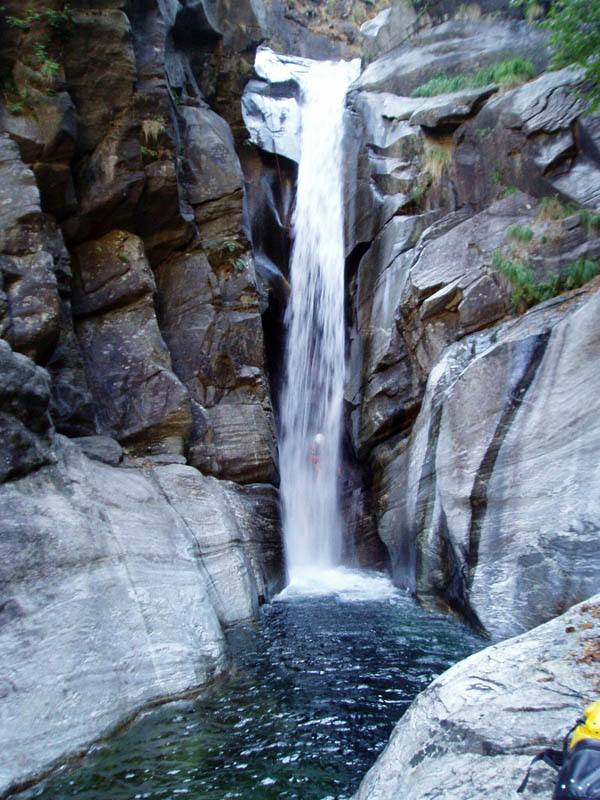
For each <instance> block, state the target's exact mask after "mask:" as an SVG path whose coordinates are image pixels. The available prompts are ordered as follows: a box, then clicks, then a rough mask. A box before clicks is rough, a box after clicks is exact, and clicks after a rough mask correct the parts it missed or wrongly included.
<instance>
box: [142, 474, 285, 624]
mask: <svg viewBox="0 0 600 800" xmlns="http://www.w3.org/2000/svg"><path fill="white" fill-rule="evenodd" d="M155 476H156V480H157V481H158V483H159V485H160V487H161V489H162V490H163V492H164V493H165V495H166V497H167V499H168V501H169V504H170V505H171V507H172V508H173V509H174V511H175V512H176V513H177V514H178V515H179V517H180V518H181V519H182V520H183V521H184V522H185V524H186V525H187V527H188V528H189V530H190V531H191V533H192V536H193V538H194V541H195V546H196V551H197V557H198V559H199V561H200V563H201V565H202V569H203V570H204V571H205V572H206V576H207V588H208V594H209V597H210V600H211V604H212V606H213V608H214V609H215V613H216V615H217V617H218V619H219V621H220V622H221V624H222V625H224V626H230V625H234V624H236V623H239V622H240V621H243V620H248V619H253V618H254V617H255V616H256V614H257V613H258V605H259V602H264V601H265V600H268V599H270V598H271V597H272V596H273V594H275V592H276V591H277V590H280V589H281V588H282V581H281V537H280V533H279V507H278V500H277V492H276V490H275V489H273V488H272V487H261V486H250V487H244V489H241V487H238V486H236V484H234V483H229V482H227V481H219V480H217V479H216V478H205V477H203V476H201V475H200V474H199V473H198V471H197V470H196V469H194V468H192V467H188V466H178V465H170V466H165V467H158V468H156V470H155ZM259 508H260V512H259ZM257 512H259V513H260V518H259V517H258V516H257Z"/></svg>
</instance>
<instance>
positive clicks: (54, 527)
mask: <svg viewBox="0 0 600 800" xmlns="http://www.w3.org/2000/svg"><path fill="white" fill-rule="evenodd" d="M54 454H55V458H56V464H55V465H53V466H47V467H43V468H42V469H38V470H37V471H36V472H34V473H32V474H31V475H29V476H27V477H25V478H21V479H15V480H11V481H9V482H7V483H5V484H4V486H2V487H1V488H0V531H1V533H0V587H1V589H0V728H1V729H2V730H3V731H4V732H5V736H4V737H3V748H2V753H1V754H0V792H3V791H5V790H7V789H8V787H9V786H11V785H13V786H18V785H19V784H21V783H23V782H24V781H26V780H28V779H30V778H32V777H33V776H35V775H36V774H39V773H40V772H41V771H43V770H45V769H47V768H49V767H50V766H52V765H53V764H54V763H57V762H61V761H64V760H65V759H67V758H68V757H70V756H72V755H73V753H76V752H78V751H81V750H82V749H84V748H86V747H88V746H89V745H90V744H91V743H92V742H93V741H94V740H96V739H98V737H100V736H102V735H104V734H106V733H108V732H110V730H111V729H113V728H114V727H115V726H116V725H118V724H119V723H121V722H123V721H124V720H126V719H127V718H128V717H130V715H131V714H132V713H135V712H136V711H137V710H139V709H140V708H142V707H143V706H145V705H146V704H148V703H149V702H154V701H157V700H162V699H165V698H167V697H169V696H172V695H177V694H181V693H184V692H188V691H192V690H197V689H198V688H201V687H203V686H206V684H207V683H209V682H210V681H211V680H212V679H213V678H214V677H215V676H217V675H218V674H220V673H221V672H223V670H224V669H225V668H226V666H227V659H226V653H225V639H224V636H223V632H222V628H221V624H220V621H219V618H220V619H221V621H222V622H223V623H224V624H234V623H237V622H241V621H244V620H248V619H250V618H252V617H253V616H254V613H255V610H256V608H257V605H258V602H259V601H260V600H261V599H263V600H266V599H269V598H270V596H271V592H272V591H274V590H277V589H278V588H279V586H280V582H281V575H282V571H281V548H280V543H279V540H278V505H277V496H276V492H275V491H274V490H272V489H270V488H269V487H245V488H243V489H242V488H240V487H237V486H234V485H232V484H227V483H222V482H219V481H216V480H214V479H211V478H205V477H203V476H202V475H201V474H200V473H199V472H198V471H197V470H195V469H193V468H192V467H186V466H180V465H168V466H161V467H156V468H154V469H152V468H150V465H149V464H148V463H140V467H142V468H140V469H134V468H123V467H119V468H115V467H111V466H107V465H105V464H102V463H100V462H99V461H96V460H94V461H91V460H89V459H88V458H87V457H86V456H85V455H84V453H83V452H82V450H81V448H80V447H78V446H77V445H76V444H74V443H72V442H70V441H69V440H67V439H65V438H64V437H61V436H58V437H56V440H55V443H54ZM263 545H264V550H263ZM213 604H214V605H213Z"/></svg>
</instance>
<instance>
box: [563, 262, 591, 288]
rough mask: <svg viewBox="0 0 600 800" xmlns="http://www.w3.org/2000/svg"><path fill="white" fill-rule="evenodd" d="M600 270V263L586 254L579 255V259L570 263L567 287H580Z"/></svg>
mask: <svg viewBox="0 0 600 800" xmlns="http://www.w3.org/2000/svg"><path fill="white" fill-rule="evenodd" d="M599 272H600V263H599V262H598V261H595V260H593V259H590V258H586V257H585V256H579V258H578V259H577V261H573V263H572V264H569V266H568V267H567V270H566V272H565V278H564V284H565V289H579V287H580V286H583V285H584V284H585V283H587V282H588V281H591V280H592V278H595V277H596V275H598V273H599Z"/></svg>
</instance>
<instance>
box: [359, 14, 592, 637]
mask: <svg viewBox="0 0 600 800" xmlns="http://www.w3.org/2000/svg"><path fill="white" fill-rule="evenodd" d="M506 57H521V58H528V59H531V60H532V62H533V65H534V67H535V68H536V69H537V71H538V72H540V71H541V70H543V69H544V67H545V65H546V64H547V58H548V54H547V52H546V50H545V46H544V42H543V37H540V33H539V32H538V31H535V30H534V31H532V30H531V29H529V28H528V27H527V26H526V25H525V24H524V23H521V22H518V21H510V20H502V19H493V20H485V19H477V20H476V19H472V18H471V19H462V20H460V19H454V20H451V21H449V22H445V23H443V24H442V25H440V26H438V27H434V28H433V29H432V30H431V31H429V32H427V33H423V34H420V35H419V36H417V37H415V38H413V39H412V40H411V43H410V46H409V45H404V46H401V47H399V48H397V49H396V50H392V51H390V52H388V53H386V54H385V55H383V56H382V57H380V58H379V59H377V60H375V61H374V62H372V63H371V64H370V65H369V66H368V67H367V69H366V70H365V71H364V72H363V74H362V76H361V78H360V79H359V80H358V81H357V83H356V85H355V91H354V92H353V93H352V94H351V95H350V99H349V111H350V120H351V122H350V125H349V134H348V139H349V142H350V143H351V144H350V147H351V148H353V149H354V150H355V151H356V152H358V160H357V164H358V166H357V170H356V173H355V176H354V178H355V186H356V192H355V193H354V194H353V195H352V197H353V203H354V205H353V207H351V209H350V215H351V217H352V218H354V219H355V220H357V221H358V225H357V226H355V228H354V231H353V232H354V236H355V237H357V238H355V240H354V242H351V244H350V247H352V246H354V247H356V248H358V252H360V248H359V247H358V246H359V244H360V247H361V248H362V249H363V250H364V248H365V244H364V242H365V241H366V243H367V245H368V247H367V249H366V252H364V253H363V254H362V255H361V256H360V260H359V262H358V266H357V268H356V272H355V277H354V278H353V282H352V283H351V292H352V298H353V300H352V302H353V318H352V320H351V324H352V328H351V334H350V336H351V342H350V352H351V358H350V370H349V372H350V380H349V383H348V390H347V399H348V402H349V408H350V413H349V419H350V431H351V435H352V438H353V442H354V444H355V447H356V450H357V452H358V453H359V455H360V458H361V461H363V463H366V464H368V465H369V468H370V469H371V470H372V475H373V480H374V493H375V508H376V517H377V524H378V533H379V536H380V537H381V538H382V539H383V541H384V542H385V544H386V546H387V549H388V552H389V554H390V558H391V564H392V571H393V575H394V580H395V581H396V582H397V583H398V585H401V586H406V587H408V588H410V589H411V590H412V591H414V592H415V593H416V595H417V597H419V598H420V599H421V600H422V601H423V602H425V603H427V604H429V605H432V606H435V607H441V608H448V607H449V608H451V609H454V610H456V611H458V612H459V613H461V614H464V615H466V616H467V617H468V618H469V619H470V620H471V621H472V622H473V623H474V624H475V625H476V626H477V627H479V628H480V629H481V630H483V631H486V632H487V633H489V634H490V635H492V636H493V637H495V638H498V637H506V636H510V635H514V634H515V633H518V632H520V631H523V630H527V629H529V628H532V627H534V626H535V625H538V624H540V623H541V622H544V621H545V620H547V619H549V618H551V617H553V616H554V615H556V614H558V613H560V612H561V611H562V610H564V609H565V608H567V607H568V606H570V605H572V604H573V603H575V602H578V601H580V600H583V599H585V598H586V597H587V596H588V595H590V594H591V593H593V591H594V590H595V588H596V582H595V577H594V576H595V574H596V573H597V568H598V562H597V555H596V554H597V547H596V544H597V539H598V531H599V530H600V506H598V504H597V502H596V499H595V498H596V495H597V491H596V489H595V488H594V487H597V486H598V480H599V476H598V473H597V470H596V466H595V464H594V463H593V458H592V459H591V460H590V459H589V455H590V454H591V452H592V451H593V449H594V447H596V446H597V444H594V443H596V442H597V439H598V435H599V432H600V428H599V426H598V423H597V419H598V415H597V411H598V409H597V407H596V405H597V404H596V399H595V398H596V397H597V394H598V388H599V387H600V384H599V376H598V372H597V370H596V369H595V362H594V359H593V358H592V357H591V353H593V352H595V350H596V348H597V345H598V329H597V324H596V318H597V294H596V291H597V289H598V281H597V280H596V281H592V282H591V283H589V284H587V285H586V286H584V287H582V288H581V289H580V290H578V291H576V292H571V293H569V294H560V292H559V296H558V297H556V298H554V299H548V300H546V302H544V303H542V304H540V305H538V306H535V307H534V308H532V309H531V310H529V311H528V312H527V313H526V314H524V315H523V316H522V317H519V316H518V314H519V313H522V311H523V310H524V306H523V303H522V302H521V303H520V307H519V301H518V300H515V299H514V294H513V292H514V287H513V286H512V285H511V283H510V281H509V280H508V279H507V277H506V275H504V274H502V273H501V271H500V270H499V269H498V266H497V265H498V263H499V262H502V261H503V260H504V261H505V262H506V261H512V262H513V263H519V264H527V265H528V267H529V268H530V270H531V274H532V275H533V278H532V280H533V281H534V282H535V281H538V282H539V283H543V282H545V281H546V282H547V281H549V280H550V281H552V280H558V278H554V277H553V276H561V275H562V276H563V277H564V276H565V275H566V274H567V272H568V270H569V269H570V268H572V267H570V265H572V264H573V262H575V261H577V259H580V260H581V259H584V260H585V259H587V260H589V261H592V262H593V261H594V260H597V259H598V256H599V254H600V240H599V237H598V229H597V227H596V226H595V225H590V223H589V219H590V214H591V215H592V217H593V214H594V212H595V211H597V209H598V207H599V201H598V196H597V189H598V186H600V172H599V169H600V160H599V157H598V156H599V153H598V137H597V116H598V115H597V114H595V115H594V114H591V115H590V114H587V113H586V104H585V101H583V100H582V99H581V98H580V97H578V96H577V94H574V92H575V91H576V90H577V87H578V86H579V85H580V82H581V78H582V76H581V73H580V72H578V71H577V70H568V69H567V70H562V71H558V72H541V74H540V75H539V77H537V78H534V79H533V80H530V81H529V82H526V83H525V84H524V85H522V86H517V87H516V88H514V89H511V90H509V91H507V90H506V89H504V90H501V87H500V86H498V85H493V84H492V85H488V86H484V87H482V88H478V89H468V90H461V91H456V92H453V93H450V94H441V95H437V96H433V97H412V96H410V95H411V92H412V90H413V89H414V88H415V86H416V85H420V84H422V83H424V82H425V81H426V80H428V79H430V78H431V77H433V76H434V75H435V74H437V73H439V72H440V71H442V69H444V70H448V71H449V72H450V73H451V74H452V73H454V74H461V73H462V74H465V73H469V72H470V73H471V74H472V73H474V72H476V71H477V69H480V68H481V67H482V66H484V65H489V64H490V63H494V62H496V61H498V60H500V59H503V58H506ZM359 136H360V143H359V144H358V146H357V145H356V142H357V140H358V137H359ZM582 209H583V211H582ZM373 212H375V215H376V216H377V217H378V219H379V222H378V224H377V225H376V227H375V233H376V235H375V236H374V238H373V239H372V241H371V233H372V231H373V228H372V227H371V226H372V225H373V218H374V215H373ZM365 220H366V221H368V225H365V224H363V221H365ZM523 231H524V232H525V233H524V235H523V237H522V238H521V239H519V238H518V236H517V234H518V233H519V232H523ZM525 234H526V235H525ZM555 291H556V290H555ZM563 291H564V290H563ZM549 294H552V292H550V293H549ZM549 596H550V597H551V598H552V601H551V602H549V600H548V598H549Z"/></svg>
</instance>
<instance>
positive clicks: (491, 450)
mask: <svg viewBox="0 0 600 800" xmlns="http://www.w3.org/2000/svg"><path fill="white" fill-rule="evenodd" d="M550 334H551V331H550V330H546V331H543V332H542V333H541V334H539V335H538V336H535V337H532V338H533V339H534V341H533V342H532V346H531V350H530V352H529V354H528V360H527V364H526V366H525V369H524V371H523V372H522V374H521V377H520V379H519V380H518V381H517V383H516V385H515V386H514V388H513V389H512V390H511V391H510V394H509V397H508V399H507V402H506V404H505V406H504V409H503V411H502V414H501V415H500V419H499V420H498V424H497V425H496V430H495V431H494V435H493V437H492V441H491V443H490V445H489V447H488V449H487V451H486V453H485V455H484V457H483V459H482V461H481V464H480V465H479V469H478V471H477V475H476V476H475V481H474V483H473V489H472V490H471V497H470V505H471V527H470V531H469V550H468V552H467V554H466V563H467V566H468V568H469V576H468V580H469V588H470V587H471V585H472V581H473V572H474V569H475V567H476V566H477V563H478V561H479V544H480V540H481V531H482V529H483V523H484V521H485V517H486V514H487V506H488V496H487V489H488V480H489V478H490V475H491V474H492V472H493V470H494V466H495V464H496V461H497V459H498V454H499V453H500V448H501V447H502V444H503V443H504V440H505V438H506V435H507V434H508V432H509V430H510V427H511V425H512V423H513V421H514V419H515V416H516V414H517V412H518V410H519V409H520V408H521V405H522V404H523V402H524V400H525V395H526V394H527V390H528V389H529V387H530V386H531V384H532V383H533V380H534V378H535V376H536V373H537V370H538V367H539V365H540V363H541V361H542V358H543V357H544V353H545V352H546V347H547V345H548V341H549V339H550Z"/></svg>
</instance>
